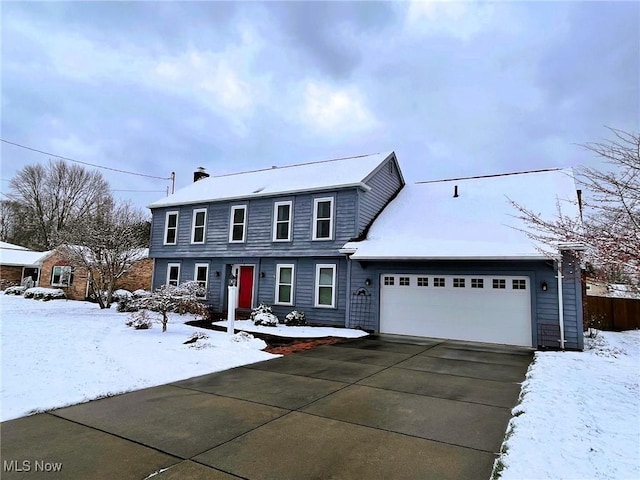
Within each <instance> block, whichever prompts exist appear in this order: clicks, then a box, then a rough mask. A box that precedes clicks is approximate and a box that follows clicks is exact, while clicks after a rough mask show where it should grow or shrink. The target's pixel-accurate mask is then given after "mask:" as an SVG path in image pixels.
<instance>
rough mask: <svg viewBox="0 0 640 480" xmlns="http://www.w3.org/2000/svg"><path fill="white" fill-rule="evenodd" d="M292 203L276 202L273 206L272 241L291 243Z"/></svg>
mask: <svg viewBox="0 0 640 480" xmlns="http://www.w3.org/2000/svg"><path fill="white" fill-rule="evenodd" d="M292 213H293V202H290V201H288V202H276V203H274V204H273V241H274V242H290V241H291V219H292Z"/></svg>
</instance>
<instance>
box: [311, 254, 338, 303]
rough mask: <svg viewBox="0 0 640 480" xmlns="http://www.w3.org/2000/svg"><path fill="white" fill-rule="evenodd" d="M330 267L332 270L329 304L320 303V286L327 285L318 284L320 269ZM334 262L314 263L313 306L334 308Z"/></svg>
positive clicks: (335, 269)
mask: <svg viewBox="0 0 640 480" xmlns="http://www.w3.org/2000/svg"><path fill="white" fill-rule="evenodd" d="M325 268H328V269H331V270H332V271H333V274H332V277H331V305H321V304H320V287H326V286H328V285H320V270H321V269H325ZM336 271H337V268H336V264H335V263H319V264H317V265H316V278H315V280H314V302H313V304H314V306H315V307H317V308H336Z"/></svg>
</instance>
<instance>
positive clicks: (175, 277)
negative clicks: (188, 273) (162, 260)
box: [167, 263, 180, 287]
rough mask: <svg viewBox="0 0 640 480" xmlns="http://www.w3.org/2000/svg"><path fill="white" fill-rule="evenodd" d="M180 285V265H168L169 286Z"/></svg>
mask: <svg viewBox="0 0 640 480" xmlns="http://www.w3.org/2000/svg"><path fill="white" fill-rule="evenodd" d="M179 283H180V264H179V263H170V264H169V265H167V285H173V286H174V287H176V286H178V284H179Z"/></svg>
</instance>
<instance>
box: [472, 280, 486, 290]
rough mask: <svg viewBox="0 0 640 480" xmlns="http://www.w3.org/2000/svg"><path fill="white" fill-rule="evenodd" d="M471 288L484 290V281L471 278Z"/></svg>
mask: <svg viewBox="0 0 640 480" xmlns="http://www.w3.org/2000/svg"><path fill="white" fill-rule="evenodd" d="M471 288H484V279H482V278H472V279H471Z"/></svg>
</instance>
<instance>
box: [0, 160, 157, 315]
mask: <svg viewBox="0 0 640 480" xmlns="http://www.w3.org/2000/svg"><path fill="white" fill-rule="evenodd" d="M9 185H10V193H9V194H8V195H7V199H5V200H2V204H1V209H2V210H1V213H2V217H1V219H0V222H1V225H0V239H2V240H3V241H7V242H10V243H15V244H18V245H22V246H25V247H29V248H31V249H34V250H41V251H42V250H51V249H54V248H58V249H59V251H60V253H61V254H62V255H63V256H64V257H65V258H66V260H67V261H68V262H69V264H70V265H72V266H74V267H83V268H86V270H87V271H88V272H89V275H90V278H91V282H90V285H91V289H92V290H93V291H92V293H93V296H94V297H95V298H96V299H97V301H98V303H99V304H100V307H101V308H105V307H108V306H109V305H110V304H111V297H112V293H113V290H114V287H115V282H116V280H117V279H118V278H120V277H121V276H122V275H123V274H124V273H125V272H126V271H127V270H129V268H130V267H131V266H132V264H133V263H134V262H135V261H137V260H139V259H140V258H141V255H144V251H143V250H142V249H144V248H146V247H148V243H149V228H150V223H149V219H148V215H147V213H146V212H143V211H142V210H140V209H138V208H136V207H133V206H132V205H131V204H129V203H126V202H120V201H116V200H114V198H113V196H112V195H111V191H110V189H109V184H108V182H107V181H106V180H105V179H104V178H103V176H102V174H101V173H100V172H98V171H90V170H87V169H86V168H84V167H82V166H80V165H73V164H69V163H67V162H65V161H63V160H50V161H49V163H48V164H45V165H43V164H37V165H28V166H26V167H24V168H23V169H21V170H20V171H18V172H17V173H16V175H15V176H14V177H13V178H12V179H11V181H10V184H9Z"/></svg>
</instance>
